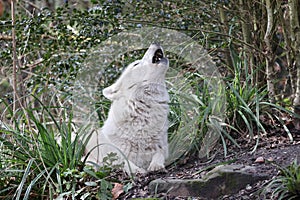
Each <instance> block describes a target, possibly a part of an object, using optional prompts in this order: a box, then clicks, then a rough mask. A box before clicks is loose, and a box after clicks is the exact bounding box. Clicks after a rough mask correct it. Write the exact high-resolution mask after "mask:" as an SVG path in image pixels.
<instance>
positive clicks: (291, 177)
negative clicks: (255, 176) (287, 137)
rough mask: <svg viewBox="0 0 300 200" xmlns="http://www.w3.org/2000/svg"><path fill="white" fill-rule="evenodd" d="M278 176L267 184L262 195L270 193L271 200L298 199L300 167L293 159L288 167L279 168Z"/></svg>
mask: <svg viewBox="0 0 300 200" xmlns="http://www.w3.org/2000/svg"><path fill="white" fill-rule="evenodd" d="M277 167H278V169H279V170H280V175H279V176H277V177H275V178H274V179H273V180H271V181H270V182H269V184H267V185H266V186H265V187H264V189H263V191H262V194H263V195H266V194H267V193H271V199H278V200H292V199H299V198H300V165H299V164H298V163H297V159H295V160H294V161H293V162H292V163H291V164H290V165H289V166H287V167H280V166H277Z"/></svg>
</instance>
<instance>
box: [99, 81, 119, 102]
mask: <svg viewBox="0 0 300 200" xmlns="http://www.w3.org/2000/svg"><path fill="white" fill-rule="evenodd" d="M102 93H103V95H104V96H105V97H106V98H108V99H109V100H111V101H113V100H116V99H118V98H119V96H120V85H117V84H112V85H111V86H109V87H107V88H104V89H103V91H102Z"/></svg>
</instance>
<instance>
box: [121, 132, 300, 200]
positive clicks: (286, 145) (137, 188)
mask: <svg viewBox="0 0 300 200" xmlns="http://www.w3.org/2000/svg"><path fill="white" fill-rule="evenodd" d="M291 133H292V136H293V139H294V141H290V139H289V137H288V135H287V134H286V133H285V132H284V130H277V131H271V133H269V134H268V135H267V136H263V137H261V138H260V140H259V145H258V148H257V149H256V150H255V151H254V153H251V148H253V147H254V146H255V141H256V140H252V141H251V142H249V143H245V144H243V147H242V148H240V149H238V148H236V147H235V146H233V145H228V149H229V151H228V155H227V156H226V157H224V153H223V149H222V146H221V145H220V146H218V147H216V148H215V152H214V154H212V158H211V159H210V160H208V159H197V158H196V157H195V156H191V157H190V158H189V159H185V160H183V161H182V160H181V161H180V162H177V163H174V164H172V165H170V166H168V167H167V168H166V169H167V171H166V172H155V173H150V174H147V175H143V176H142V175H141V176H138V177H136V178H135V183H134V185H133V187H132V188H131V189H130V190H129V191H128V192H126V193H124V194H122V195H121V196H120V197H119V198H118V199H132V198H150V197H152V198H153V197H156V198H159V199H200V198H196V197H190V198H187V197H176V198H174V197H173V198H170V197H169V196H168V194H155V195H151V194H150V193H149V190H148V184H149V183H150V182H151V181H152V180H154V179H157V178H177V179H178V178H179V179H191V178H200V177H201V176H202V175H203V173H206V172H207V171H209V170H211V169H212V168H213V167H214V166H216V165H219V164H227V163H234V164H244V165H250V166H256V168H257V173H264V174H268V175H269V177H275V176H276V175H278V173H279V170H278V168H277V167H276V165H280V166H287V165H289V164H290V163H292V162H293V161H294V159H295V158H298V162H299V161H300V131H296V130H294V131H291ZM271 179H272V178H270V180H271ZM270 180H265V181H260V182H257V183H256V184H254V185H249V186H247V188H245V189H243V190H241V191H239V192H238V193H236V194H234V195H227V196H224V197H223V198H221V199H228V200H231V199H232V200H233V199H234V200H237V199H253V200H254V199H255V200H257V199H261V198H260V197H259V196H258V192H259V190H260V189H261V188H262V187H263V186H264V185H265V184H266V183H268V181H270Z"/></svg>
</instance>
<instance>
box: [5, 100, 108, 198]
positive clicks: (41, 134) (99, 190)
mask: <svg viewBox="0 0 300 200" xmlns="http://www.w3.org/2000/svg"><path fill="white" fill-rule="evenodd" d="M53 109H58V108H51V109H50V108H47V107H45V106H42V107H41V109H31V110H23V112H26V113H24V114H23V115H20V113H19V115H18V116H19V118H18V120H15V122H14V124H15V125H14V127H12V126H9V125H6V124H3V126H2V128H1V129H0V135H1V137H0V150H1V151H0V158H1V162H0V167H1V172H0V176H1V185H0V186H1V189H0V195H2V196H7V197H13V198H14V199H21V197H22V198H24V199H32V198H37V199H39V198H42V197H43V196H44V195H46V196H48V195H50V198H51V199H53V198H54V197H57V198H58V199H59V198H62V199H63V198H66V197H72V198H79V197H80V198H81V199H90V198H92V197H98V198H101V199H110V196H111V192H110V190H111V188H112V182H111V180H110V179H107V177H108V176H109V175H110V173H111V172H112V170H113V168H112V167H111V166H106V165H105V166H103V167H102V168H100V169H99V171H95V170H94V168H93V167H92V166H88V165H85V163H84V162H82V158H84V157H85V154H84V153H85V152H84V150H85V145H86V143H87V142H88V140H89V137H90V134H91V133H89V132H90V131H89V129H88V127H82V128H79V129H77V128H76V127H75V126H74V125H73V123H72V115H71V114H68V110H67V109H66V108H59V109H62V110H65V113H66V114H65V115H64V116H67V117H64V116H61V118H60V120H57V118H55V117H54V115H53V114H52V113H53V111H54V110H53ZM8 110H9V109H8ZM20 112H21V111H20ZM62 113H64V112H62ZM83 160H85V159H83Z"/></svg>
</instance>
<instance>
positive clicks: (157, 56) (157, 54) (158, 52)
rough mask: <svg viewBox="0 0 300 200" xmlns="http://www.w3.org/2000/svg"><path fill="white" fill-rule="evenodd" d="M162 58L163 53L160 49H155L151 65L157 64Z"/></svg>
mask: <svg viewBox="0 0 300 200" xmlns="http://www.w3.org/2000/svg"><path fill="white" fill-rule="evenodd" d="M163 57H164V53H163V51H162V50H161V49H157V50H156V51H155V53H154V56H153V58H152V63H158V62H159V61H160V60H161V59H162V58H163Z"/></svg>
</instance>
